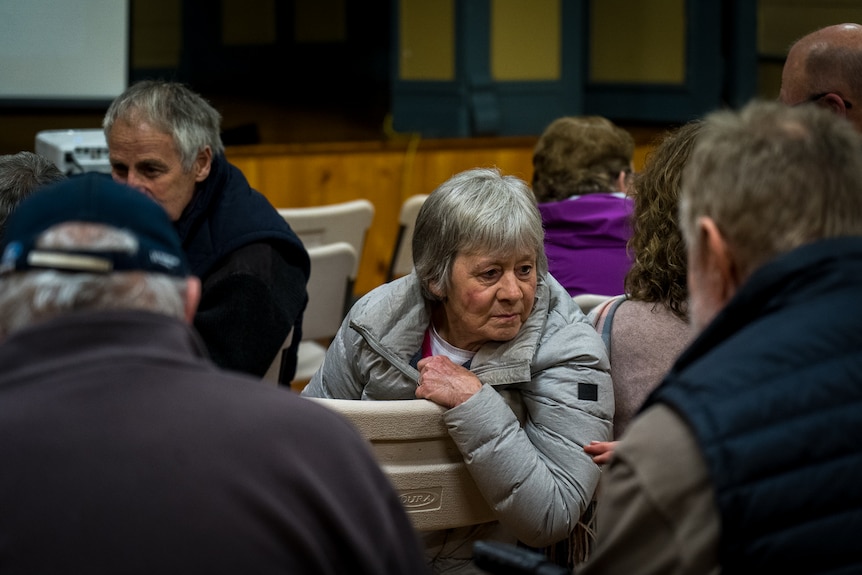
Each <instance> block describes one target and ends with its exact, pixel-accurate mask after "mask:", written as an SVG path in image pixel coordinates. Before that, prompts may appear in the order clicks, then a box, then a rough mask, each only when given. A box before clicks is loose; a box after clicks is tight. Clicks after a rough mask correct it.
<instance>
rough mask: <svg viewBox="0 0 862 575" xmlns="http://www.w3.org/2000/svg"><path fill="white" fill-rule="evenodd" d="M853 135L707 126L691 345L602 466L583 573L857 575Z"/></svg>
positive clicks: (693, 185) (858, 393) (693, 245)
mask: <svg viewBox="0 0 862 575" xmlns="http://www.w3.org/2000/svg"><path fill="white" fill-rule="evenodd" d="M860 184H862V139H860V138H859V137H858V134H857V133H856V132H855V131H854V130H853V128H852V126H851V125H850V124H849V123H847V122H845V121H844V120H842V119H840V118H839V117H838V116H836V115H834V114H831V113H827V112H826V111H824V110H822V109H820V108H818V107H815V106H812V105H808V106H799V107H786V106H783V105H781V104H780V103H777V102H752V103H750V104H749V105H748V106H746V107H745V108H744V109H743V110H742V111H740V112H731V111H721V112H716V113H713V114H711V115H709V116H708V117H707V119H706V125H705V126H704V130H703V132H702V134H701V135H700V136H699V139H698V142H697V144H696V146H695V149H694V151H693V153H692V156H691V158H690V160H689V163H688V165H687V166H686V169H685V172H684V176H683V188H682V194H681V208H680V222H681V228H682V230H683V234H684V237H685V239H686V244H687V249H688V262H689V264H688V282H689V283H688V287H689V292H690V298H691V306H690V309H689V311H690V315H691V319H692V325H693V327H694V329H695V330H696V331H697V332H699V335H698V336H697V339H695V341H694V342H693V343H692V344H691V345H690V347H689V348H688V349H687V350H686V351H685V352H683V354H682V355H681V356H680V358H679V359H678V361H677V362H676V364H675V366H674V367H673V368H672V369H671V371H670V373H669V374H668V376H667V377H666V378H665V381H664V382H663V384H662V385H661V386H660V387H659V388H658V389H657V390H656V391H655V392H653V394H652V395H651V396H650V397H649V398H648V399H647V401H646V403H645V406H644V408H643V409H642V411H641V413H640V414H639V415H638V416H637V417H636V418H635V419H634V421H633V423H632V425H631V427H630V428H629V430H628V431H627V432H626V435H625V436H624V437H623V438H622V440H621V442H620V443H619V445H618V447H617V449H616V451H615V453H614V456H613V458H612V459H611V462H610V464H609V465H608V466H607V467H606V469H605V472H604V474H603V475H604V477H603V479H602V481H603V484H602V486H601V488H602V491H601V496H600V498H599V505H598V514H599V516H598V529H599V533H598V542H599V543H598V548H597V550H596V552H595V554H594V555H593V556H592V558H591V560H590V562H589V563H588V565H587V566H586V567H585V568H584V569H583V570H582V571H581V570H579V574H581V573H583V574H584V575H592V574H593V573H639V574H643V573H718V572H723V573H741V572H745V573H826V572H829V573H839V572H841V573H851V572H852V573H856V572H859V571H860V570H862V555H860V554H859V551H858V549H859V548H858V541H857V539H858V537H857V532H858V526H859V525H860V524H862V483H860V481H859V477H860V475H862V442H860V441H859V437H860V435H862V418H860V417H859V407H860V405H862V376H860V368H862V330H860V329H859V317H860V315H862V303H860V301H862V300H860V298H859V293H860V291H862V194H860V193H859V186H860Z"/></svg>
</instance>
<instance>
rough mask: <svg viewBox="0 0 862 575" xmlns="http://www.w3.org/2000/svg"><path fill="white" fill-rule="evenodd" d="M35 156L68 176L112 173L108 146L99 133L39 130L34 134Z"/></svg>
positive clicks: (100, 131)
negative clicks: (50, 162) (42, 158)
mask: <svg viewBox="0 0 862 575" xmlns="http://www.w3.org/2000/svg"><path fill="white" fill-rule="evenodd" d="M36 153H37V154H39V155H40V156H44V157H45V158H47V159H49V160H51V161H52V162H54V163H55V164H57V167H58V168H60V170H61V171H62V172H64V173H65V174H67V175H71V174H82V173H84V172H102V173H104V174H109V173H111V163H110V162H109V161H108V143H107V141H106V140H105V133H104V132H102V130H99V129H94V130H42V131H40V132H38V133H37V134H36Z"/></svg>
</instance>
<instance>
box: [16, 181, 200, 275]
mask: <svg viewBox="0 0 862 575" xmlns="http://www.w3.org/2000/svg"><path fill="white" fill-rule="evenodd" d="M68 222H87V223H95V224H105V225H108V226H111V227H114V228H118V229H121V230H124V231H126V232H128V233H130V234H132V235H133V236H134V237H135V238H136V239H137V241H138V248H137V250H128V249H125V248H117V250H116V251H101V250H99V251H96V250H92V251H90V250H86V249H82V250H76V249H65V248H39V247H36V240H37V238H38V237H39V236H40V235H41V234H42V233H43V232H45V231H47V230H48V229H50V228H52V227H54V226H55V225H57V224H62V223H68ZM3 244H4V246H3V256H2V258H0V274H8V273H11V272H14V271H24V270H33V269H53V270H59V271H68V272H89V273H111V272H115V271H146V272H155V273H163V274H167V275H172V276H178V277H186V276H188V275H190V273H191V272H190V271H189V265H188V262H187V261H186V256H185V253H184V252H183V249H182V245H181V244H180V239H179V237H178V236H177V232H176V230H174V226H173V223H172V222H171V220H170V218H169V217H168V215H167V213H166V212H165V210H164V209H163V208H162V207H161V206H160V205H159V204H158V203H156V202H155V201H154V200H152V199H150V198H149V197H148V196H146V195H144V194H143V193H141V192H139V191H137V190H134V189H132V188H130V187H128V186H125V185H123V184H118V183H116V182H114V181H113V180H112V179H111V178H110V177H108V176H106V175H104V174H98V173H93V172H89V173H86V174H83V175H80V176H73V177H71V178H69V179H67V180H64V181H62V182H58V183H55V184H51V185H49V186H46V187H45V188H42V189H40V190H38V191H37V192H35V193H33V194H31V195H30V196H29V197H27V198H26V199H25V200H24V201H22V202H21V203H20V204H19V205H18V207H17V208H15V210H14V211H13V212H12V214H11V215H10V216H9V220H8V222H7V227H6V234H5V236H4V238H3Z"/></svg>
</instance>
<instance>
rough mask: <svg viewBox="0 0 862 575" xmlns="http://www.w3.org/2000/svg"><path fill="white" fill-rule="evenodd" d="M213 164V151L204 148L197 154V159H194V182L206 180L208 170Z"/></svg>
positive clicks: (208, 173)
mask: <svg viewBox="0 0 862 575" xmlns="http://www.w3.org/2000/svg"><path fill="white" fill-rule="evenodd" d="M212 163H213V151H212V148H210V147H209V146H206V147H205V148H204V149H203V150H201V151H200V152H198V157H197V158H195V165H194V166H193V167H192V170H193V171H194V174H195V181H196V182H202V181H204V180H205V179H207V176H209V175H210V168H211V167H212Z"/></svg>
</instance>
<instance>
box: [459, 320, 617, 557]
mask: <svg viewBox="0 0 862 575" xmlns="http://www.w3.org/2000/svg"><path fill="white" fill-rule="evenodd" d="M608 370H609V367H608V364H607V357H606V355H605V353H604V346H603V345H602V342H601V339H600V338H599V336H598V334H596V332H595V330H593V328H592V327H591V326H590V324H589V323H587V322H585V321H576V322H573V323H567V324H565V325H563V326H561V327H560V328H559V329H556V330H552V332H551V333H549V334H548V335H547V336H546V338H545V340H543V342H542V345H541V346H540V347H539V351H538V352H537V354H536V357H535V358H534V361H533V365H532V379H531V381H529V382H525V383H524V384H522V385H520V386H517V387H516V389H517V391H519V392H520V396H521V399H522V401H523V405H524V408H525V410H526V418H525V421H524V423H523V426H522V425H521V424H520V422H519V420H518V418H517V417H516V416H515V414H514V412H513V411H512V409H510V407H509V406H508V405H507V403H506V401H505V399H504V398H503V396H501V395H500V394H499V393H497V392H496V390H495V389H494V388H493V387H492V386H490V385H487V384H486V385H485V386H484V387H483V388H482V390H481V391H480V392H478V393H477V394H476V395H474V396H473V397H472V398H470V399H469V400H468V401H466V402H464V403H463V404H461V405H459V406H457V407H455V408H452V409H450V410H449V411H448V412H446V413H445V414H444V419H445V421H446V424H447V425H448V427H449V432H450V435H451V436H452V438H453V439H454V440H455V442H456V444H457V445H458V447H459V449H460V450H461V452H462V454H463V456H464V460H465V461H466V462H467V465H468V468H469V469H470V473H471V474H472V476H473V478H474V480H475V481H476V484H477V485H478V487H479V489H480V490H481V491H482V494H483V495H484V496H485V498H486V500H487V501H488V503H489V504H490V505H491V506H492V507H493V508H494V510H495V511H496V513H497V517H498V519H499V520H500V522H501V523H502V524H503V525H504V526H506V527H507V528H508V529H510V530H511V531H512V532H513V533H514V534H515V535H516V536H517V537H518V538H519V539H520V540H521V541H523V542H524V543H526V544H528V545H532V546H536V547H540V546H545V545H549V544H551V543H553V542H555V541H559V540H561V539H563V538H565V537H567V536H568V535H569V533H570V532H571V530H572V529H573V528H574V527H575V525H576V523H577V521H578V519H579V518H580V516H581V514H582V513H583V511H584V509H585V508H586V506H587V505H588V504H589V502H590V501H591V499H592V497H593V493H594V491H595V489H596V485H597V484H598V480H599V476H600V470H599V467H598V466H597V465H596V464H594V463H593V462H592V459H591V458H590V457H589V456H588V455H587V454H586V453H585V452H584V450H583V446H584V445H585V444H586V443H588V442H589V441H592V440H598V441H602V440H609V439H610V438H611V432H612V423H611V422H612V419H613V387H612V384H611V378H610V374H609V371H608Z"/></svg>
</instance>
